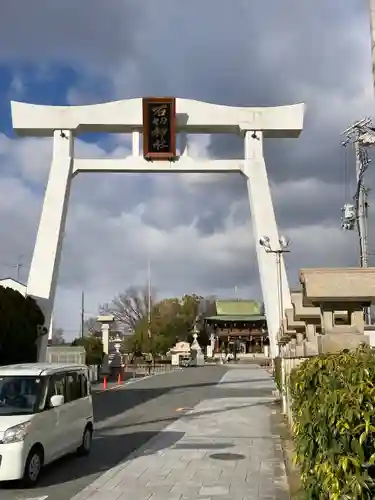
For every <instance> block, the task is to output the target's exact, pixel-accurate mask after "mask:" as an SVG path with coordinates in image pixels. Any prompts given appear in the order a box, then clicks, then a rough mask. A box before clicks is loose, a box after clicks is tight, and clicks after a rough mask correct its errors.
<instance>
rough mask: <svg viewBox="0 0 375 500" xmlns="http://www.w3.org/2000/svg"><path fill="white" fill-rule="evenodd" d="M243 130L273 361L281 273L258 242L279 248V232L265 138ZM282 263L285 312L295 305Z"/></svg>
mask: <svg viewBox="0 0 375 500" xmlns="http://www.w3.org/2000/svg"><path fill="white" fill-rule="evenodd" d="M241 129H242V132H244V135H245V162H244V169H243V173H244V174H245V175H246V177H247V191H248V196H249V203H250V211H251V221H252V225H253V234H254V240H255V242H256V245H255V250H256V254H257V260H258V266H259V277H260V285H261V288H262V294H263V300H264V308H265V312H266V316H267V326H268V332H269V339H270V351H271V357H272V358H275V357H276V356H277V355H278V346H277V335H278V331H279V328H280V324H281V321H282V318H280V309H279V303H280V299H279V286H278V269H277V263H276V258H275V257H276V256H275V254H273V253H267V252H265V250H264V248H262V247H261V246H260V245H259V243H258V242H259V240H260V239H261V238H262V236H265V235H266V236H268V237H269V238H270V243H271V246H272V247H275V246H276V245H277V246H279V232H278V229H277V224H276V217H275V212H274V208H273V203H272V197H271V190H270V186H269V182H268V175H267V168H266V163H265V159H264V154H263V134H262V132H261V131H257V132H256V134H255V138H254V129H253V128H251V127H249V128H247V127H246V124H244V125H243V127H242V128H241ZM280 259H281V264H280V267H281V282H282V295H283V309H285V308H291V307H292V303H291V299H290V290H289V284H288V279H287V275H286V271H285V265H284V259H283V257H282V256H280Z"/></svg>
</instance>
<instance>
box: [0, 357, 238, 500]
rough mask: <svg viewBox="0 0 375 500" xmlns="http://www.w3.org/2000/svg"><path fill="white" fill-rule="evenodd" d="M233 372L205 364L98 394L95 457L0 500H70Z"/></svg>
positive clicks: (67, 464) (1, 489)
mask: <svg viewBox="0 0 375 500" xmlns="http://www.w3.org/2000/svg"><path fill="white" fill-rule="evenodd" d="M227 369H228V368H226V367H224V366H212V367H210V366H205V367H202V368H187V369H185V370H181V371H177V372H171V373H166V374H163V375H156V376H154V377H150V378H146V379H139V380H136V381H134V382H132V383H129V384H127V385H124V386H120V388H118V389H114V390H110V391H107V392H101V393H100V392H95V393H94V394H93V401H94V413H95V420H96V431H95V437H94V442H93V447H92V452H91V455H90V456H89V457H83V458H78V457H76V456H69V457H65V458H63V459H61V460H59V461H58V462H56V463H54V464H52V465H50V466H48V467H46V468H45V470H44V473H43V476H42V477H41V480H40V484H39V485H38V487H37V488H33V489H29V490H25V489H22V488H21V487H20V486H18V485H16V484H14V483H9V484H4V483H3V484H2V485H0V500H26V499H28V500H31V499H34V500H47V499H48V500H70V499H71V498H72V497H73V496H74V495H76V494H77V493H78V492H79V491H81V490H82V489H83V488H85V487H86V486H88V485H89V484H91V483H92V482H93V481H94V480H95V479H96V478H97V477H98V476H100V475H101V474H103V473H104V472H105V471H106V470H108V469H110V468H111V467H113V466H115V465H116V464H117V463H119V462H120V461H123V460H124V459H125V458H126V457H127V456H128V455H129V454H130V453H131V452H132V451H134V450H136V449H138V448H139V447H140V446H142V445H143V444H144V443H146V442H147V441H148V440H149V439H151V438H152V437H153V436H155V435H156V434H157V433H158V432H159V431H160V430H162V429H163V428H164V427H166V426H167V425H169V424H170V423H171V422H172V421H173V420H175V419H176V418H178V417H179V416H181V415H182V414H183V411H184V409H189V408H191V407H194V406H195V405H196V404H198V403H199V402H200V401H202V400H204V399H210V398H211V397H213V395H212V393H213V390H214V386H215V385H216V383H217V382H218V381H219V380H220V379H221V377H222V376H223V375H224V373H225V372H226V371H227Z"/></svg>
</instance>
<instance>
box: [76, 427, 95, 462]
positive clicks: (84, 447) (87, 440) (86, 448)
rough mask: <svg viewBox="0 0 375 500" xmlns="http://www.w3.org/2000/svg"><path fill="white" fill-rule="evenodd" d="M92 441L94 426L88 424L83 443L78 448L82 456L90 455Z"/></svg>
mask: <svg viewBox="0 0 375 500" xmlns="http://www.w3.org/2000/svg"><path fill="white" fill-rule="evenodd" d="M91 443H92V428H91V427H89V426H87V427H86V428H85V431H84V433H83V436H82V444H81V446H80V447H79V448H78V450H77V453H78V455H79V456H80V457H85V456H87V455H90V452H91Z"/></svg>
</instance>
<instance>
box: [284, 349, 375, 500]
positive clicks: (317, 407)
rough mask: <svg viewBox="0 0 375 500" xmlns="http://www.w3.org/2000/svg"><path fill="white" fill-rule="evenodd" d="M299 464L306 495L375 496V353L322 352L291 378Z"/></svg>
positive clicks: (335, 498)
mask: <svg viewBox="0 0 375 500" xmlns="http://www.w3.org/2000/svg"><path fill="white" fill-rule="evenodd" d="M289 390H290V394H291V400H292V408H291V410H292V415H293V422H294V423H293V433H294V441H295V448H296V463H297V464H298V465H299V468H300V471H301V480H302V484H303V489H304V492H305V498H307V499H310V500H313V499H315V500H318V499H324V500H325V499H329V500H344V499H346V500H352V499H356V500H358V499H371V498H375V488H374V485H375V483H374V480H373V479H372V478H371V476H370V474H371V467H369V466H371V465H372V464H374V463H375V411H374V405H375V353H374V351H373V350H372V349H371V348H369V347H361V348H359V349H358V350H357V351H355V352H349V351H342V352H341V353H339V354H331V355H320V356H316V357H314V358H310V359H308V360H306V361H304V362H303V363H301V364H300V365H299V366H298V367H297V368H295V369H294V370H293V371H292V373H291V376H290V380H289Z"/></svg>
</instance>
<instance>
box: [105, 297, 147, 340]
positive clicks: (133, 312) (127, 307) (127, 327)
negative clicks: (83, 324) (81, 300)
mask: <svg viewBox="0 0 375 500" xmlns="http://www.w3.org/2000/svg"><path fill="white" fill-rule="evenodd" d="M154 303H155V299H154V294H153V293H151V300H150V304H151V310H152V307H153V304H154ZM100 313H101V314H110V315H112V316H113V317H114V319H115V321H116V323H117V325H118V327H120V328H122V329H123V330H124V332H128V331H131V332H135V329H136V327H137V325H138V323H139V322H140V321H141V320H142V319H144V318H147V315H148V290H147V288H137V287H130V288H128V289H127V290H126V291H125V292H124V293H120V294H119V295H118V296H117V297H115V298H114V299H113V300H112V302H110V303H108V304H103V305H102V306H100Z"/></svg>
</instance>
